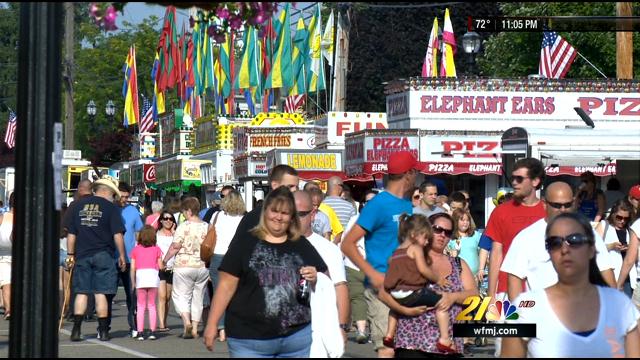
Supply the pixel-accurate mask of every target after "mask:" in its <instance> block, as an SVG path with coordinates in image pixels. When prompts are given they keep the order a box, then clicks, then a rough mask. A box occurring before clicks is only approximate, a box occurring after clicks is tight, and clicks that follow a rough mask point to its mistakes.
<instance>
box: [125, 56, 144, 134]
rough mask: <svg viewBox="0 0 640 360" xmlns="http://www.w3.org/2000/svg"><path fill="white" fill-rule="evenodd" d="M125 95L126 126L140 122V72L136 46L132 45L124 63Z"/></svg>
mask: <svg viewBox="0 0 640 360" xmlns="http://www.w3.org/2000/svg"><path fill="white" fill-rule="evenodd" d="M122 96H123V97H124V121H123V124H124V126H125V127H128V126H129V125H133V124H137V123H138V116H139V114H140V108H139V107H138V73H137V71H136V48H135V46H133V45H132V46H131V47H130V48H129V54H128V55H127V61H126V62H125V64H124V84H123V85H122Z"/></svg>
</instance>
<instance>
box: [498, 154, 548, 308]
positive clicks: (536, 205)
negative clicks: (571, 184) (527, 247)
mask: <svg viewBox="0 0 640 360" xmlns="http://www.w3.org/2000/svg"><path fill="white" fill-rule="evenodd" d="M544 177H545V172H544V165H543V164H542V163H541V162H540V160H538V159H534V158H526V159H521V160H519V161H518V162H516V164H515V166H514V170H513V172H512V173H511V178H510V179H509V180H510V182H511V186H512V187H513V190H514V191H513V198H512V199H511V200H509V201H507V202H505V203H503V204H502V205H500V206H498V207H497V208H496V209H495V210H494V211H493V212H492V213H491V216H490V217H489V222H488V223H487V229H486V230H485V234H486V235H487V236H489V237H490V238H491V239H493V245H492V248H491V257H490V259H489V294H490V296H494V300H502V298H503V297H504V295H505V293H506V292H507V274H506V273H504V272H502V271H500V266H501V265H502V260H503V259H504V257H505V256H506V255H507V251H509V247H510V246H511V242H512V241H513V238H514V237H515V236H516V235H517V234H518V233H519V232H520V230H522V229H524V228H526V227H527V226H529V225H531V224H533V223H534V222H536V221H538V220H540V219H542V218H543V217H545V210H544V207H543V205H542V202H541V201H540V199H539V198H538V197H537V196H536V190H539V189H540V188H541V187H542V182H543V181H544ZM498 274H499V275H498Z"/></svg>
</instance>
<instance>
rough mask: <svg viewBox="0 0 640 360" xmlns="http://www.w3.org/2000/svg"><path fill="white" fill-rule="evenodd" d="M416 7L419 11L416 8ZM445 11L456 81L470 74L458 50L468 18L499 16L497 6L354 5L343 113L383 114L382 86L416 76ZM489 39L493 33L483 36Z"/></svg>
mask: <svg viewBox="0 0 640 360" xmlns="http://www.w3.org/2000/svg"><path fill="white" fill-rule="evenodd" d="M417 6H420V7H417ZM446 7H448V8H449V13H450V16H451V22H452V25H453V30H454V32H455V36H456V41H457V43H458V52H457V54H456V55H455V63H456V70H457V73H458V76H461V74H464V73H465V72H467V70H468V64H467V57H466V56H465V55H466V54H464V52H463V50H462V42H461V41H462V35H464V34H465V33H466V32H467V19H468V16H500V11H499V9H498V6H497V4H496V3H447V4H442V5H440V4H437V3H435V4H425V3H375V5H368V4H356V5H354V7H353V11H352V18H351V32H350V43H349V46H350V47H349V65H348V66H349V67H348V75H347V77H348V79H347V108H348V110H350V111H380V112H384V111H385V95H384V85H382V83H383V82H385V81H391V80H395V79H399V78H406V79H408V78H409V77H411V76H420V73H421V69H422V63H423V59H424V55H425V52H426V50H427V40H428V39H429V33H430V32H431V27H432V25H433V19H434V18H435V17H436V16H437V17H438V22H439V24H440V26H441V27H442V25H443V20H444V19H443V17H444V10H445V8H446ZM480 35H481V36H482V37H484V38H487V37H490V36H492V34H488V33H483V34H480Z"/></svg>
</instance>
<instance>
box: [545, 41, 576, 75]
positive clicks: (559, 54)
mask: <svg viewBox="0 0 640 360" xmlns="http://www.w3.org/2000/svg"><path fill="white" fill-rule="evenodd" d="M576 55H578V52H577V51H576V49H574V48H573V46H571V45H570V44H569V43H568V42H566V41H565V40H564V39H563V38H562V37H561V36H559V35H558V33H556V32H555V31H545V32H544V34H543V35H542V49H540V68H539V70H538V74H540V76H542V77H546V78H552V79H562V78H564V76H565V75H566V74H567V71H569V68H570V67H571V64H572V63H573V60H575V58H576Z"/></svg>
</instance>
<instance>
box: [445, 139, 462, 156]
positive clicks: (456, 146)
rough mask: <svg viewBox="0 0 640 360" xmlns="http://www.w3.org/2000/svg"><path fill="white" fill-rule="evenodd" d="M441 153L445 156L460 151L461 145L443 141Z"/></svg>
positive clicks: (455, 142)
mask: <svg viewBox="0 0 640 360" xmlns="http://www.w3.org/2000/svg"><path fill="white" fill-rule="evenodd" d="M442 148H443V150H442V151H443V152H444V153H445V154H451V153H452V152H454V151H460V150H462V144H461V143H459V142H457V141H443V142H442Z"/></svg>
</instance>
